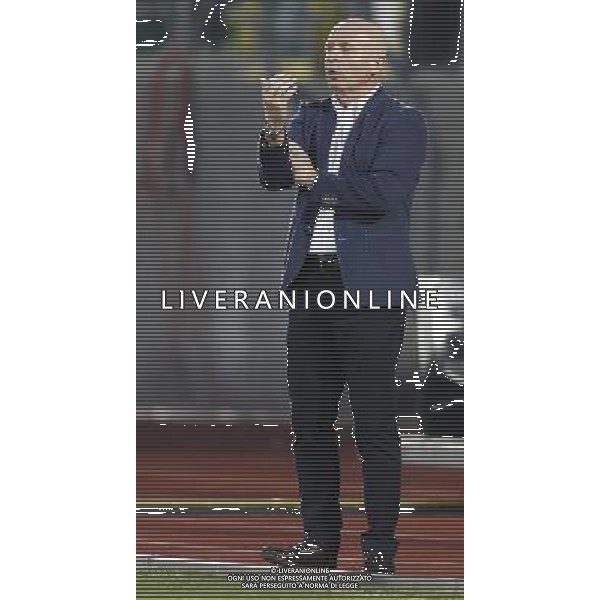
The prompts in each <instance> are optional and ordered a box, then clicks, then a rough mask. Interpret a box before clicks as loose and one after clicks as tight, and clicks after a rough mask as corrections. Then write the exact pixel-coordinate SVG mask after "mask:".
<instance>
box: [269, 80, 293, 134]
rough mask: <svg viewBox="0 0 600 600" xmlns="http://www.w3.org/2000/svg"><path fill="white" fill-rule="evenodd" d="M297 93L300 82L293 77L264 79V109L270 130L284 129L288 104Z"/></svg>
mask: <svg viewBox="0 0 600 600" xmlns="http://www.w3.org/2000/svg"><path fill="white" fill-rule="evenodd" d="M297 91H298V81H297V79H296V78H295V77H292V76H291V75H284V74H282V75H275V76H273V77H268V78H267V77H265V78H263V80H262V100H263V108H264V111H265V120H266V122H267V125H268V126H269V128H270V129H283V127H284V126H285V122H286V119H287V111H288V102H289V100H290V98H291V97H292V96H293V95H294V94H295V93H296V92H297Z"/></svg>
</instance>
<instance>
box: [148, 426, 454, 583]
mask: <svg viewBox="0 0 600 600" xmlns="http://www.w3.org/2000/svg"><path fill="white" fill-rule="evenodd" d="M340 433H341V462H342V501H343V502H344V501H360V497H361V493H360V490H361V487H360V464H359V461H358V458H357V456H356V453H355V450H354V445H353V441H352V439H351V437H350V435H349V431H342V432H340ZM137 440H138V506H139V507H144V506H146V507H157V506H169V507H187V509H188V510H186V511H185V512H181V513H176V514H173V513H163V514H146V513H144V512H140V513H139V514H138V548H137V550H138V553H140V554H153V555H160V556H164V557H179V558H189V559H194V560H199V561H206V562H228V563H241V564H247V565H260V564H263V562H262V560H261V557H260V548H261V547H262V546H263V545H265V544H271V543H273V544H274V543H277V544H280V543H286V542H290V543H292V542H295V541H297V540H298V539H299V538H300V537H301V536H302V526H301V521H300V518H299V517H298V516H297V515H294V514H290V513H289V512H285V511H282V510H279V509H278V508H275V509H274V510H267V506H271V507H272V506H274V505H275V506H276V505H277V504H278V502H277V501H276V500H273V499H275V498H279V499H282V500H283V501H289V500H297V496H298V491H297V486H296V482H295V475H294V467H293V455H292V452H291V448H290V440H291V438H290V435H289V428H287V427H284V426H281V427H257V426H255V425H253V424H234V425H232V427H225V426H224V425H218V426H216V427H210V426H209V425H206V424H202V425H201V424H197V425H196V426H194V425H193V424H191V425H190V424H187V425H186V426H185V427H184V426H183V425H182V424H167V425H166V426H160V425H158V423H152V424H149V423H146V424H144V423H141V424H139V426H138V437H137ZM441 458H442V462H443V457H441ZM462 474H463V473H462V467H460V466H448V465H444V464H423V463H421V462H418V463H412V464H411V463H409V464H405V465H404V466H403V472H402V498H403V500H402V502H403V507H406V508H407V509H408V510H410V508H409V507H412V506H414V507H415V508H416V511H415V512H412V513H411V512H406V513H405V512H403V513H402V514H401V515H400V519H399V524H398V529H397V532H396V535H397V537H398V540H399V542H400V548H399V551H398V555H397V557H396V568H397V573H398V574H399V575H403V576H412V577H424V576H425V577H462V575H463V544H462V538H463V517H462V513H460V512H456V507H457V505H460V504H461V503H462V498H463V477H462ZM271 500H273V501H272V502H271ZM263 501H264V502H263ZM254 503H257V504H254ZM433 505H444V506H442V507H440V506H438V507H437V509H436V508H435V506H433ZM213 507H228V508H234V507H239V508H240V509H241V510H240V511H235V512H231V511H229V510H227V511H214V510H211V508H213ZM427 507H428V510H427V511H426V512H424V511H423V509H425V508H427ZM246 509H247V510H248V512H246ZM451 509H454V510H451ZM142 510H143V508H142ZM363 529H364V515H363V514H362V513H360V512H359V511H358V507H357V506H352V507H348V508H345V512H344V532H343V538H342V550H341V555H340V563H339V567H340V568H342V569H358V568H360V562H359V557H360V553H359V545H358V541H359V533H360V531H362V530H363Z"/></svg>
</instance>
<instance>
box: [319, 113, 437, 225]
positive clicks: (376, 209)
mask: <svg viewBox="0 0 600 600" xmlns="http://www.w3.org/2000/svg"><path fill="white" fill-rule="evenodd" d="M426 141H427V131H426V127H425V121H424V119H423V116H422V115H421V113H420V112H419V111H417V110H415V109H404V110H401V111H397V112H394V114H393V115H391V116H390V117H389V118H388V121H387V123H386V124H385V125H384V126H383V129H382V135H381V140H380V141H379V146H378V148H377V150H376V152H375V158H374V160H373V163H372V165H371V167H370V168H369V169H368V170H364V171H353V170H350V169H344V171H343V172H340V173H339V174H337V175H335V174H332V173H319V176H318V178H317V181H316V183H315V185H314V187H313V192H314V193H316V194H319V195H320V196H321V203H322V204H323V205H324V206H331V207H333V208H341V209H347V210H350V211H357V212H371V213H379V214H385V213H386V212H389V211H390V210H392V209H393V208H394V207H395V206H397V204H398V202H410V196H411V193H412V191H413V190H414V188H415V186H416V184H417V181H418V179H419V171H420V169H421V166H422V164H423V161H424V159H425V146H426ZM406 208H407V209H409V208H410V206H407V207H406Z"/></svg>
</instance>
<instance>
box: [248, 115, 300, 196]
mask: <svg viewBox="0 0 600 600" xmlns="http://www.w3.org/2000/svg"><path fill="white" fill-rule="evenodd" d="M305 123H306V107H305V106H304V105H300V108H299V109H298V112H297V113H296V114H295V115H294V116H293V117H292V119H291V120H290V121H289V123H288V125H287V127H286V130H285V138H284V142H283V144H281V145H280V146H275V145H272V144H269V143H268V142H267V136H266V132H267V130H266V129H263V130H261V132H260V142H259V151H258V173H259V178H260V184H261V186H262V187H263V188H264V189H266V190H284V189H288V188H291V187H293V186H294V175H293V173H292V162H291V159H290V153H289V146H288V140H292V141H294V142H296V143H297V144H299V145H300V146H302V147H304V138H305V137H306V134H305Z"/></svg>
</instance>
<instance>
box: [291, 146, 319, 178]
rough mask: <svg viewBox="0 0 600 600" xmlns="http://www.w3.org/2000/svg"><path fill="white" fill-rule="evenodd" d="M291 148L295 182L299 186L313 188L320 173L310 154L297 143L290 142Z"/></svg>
mask: <svg viewBox="0 0 600 600" xmlns="http://www.w3.org/2000/svg"><path fill="white" fill-rule="evenodd" d="M289 147H290V158H291V160H292V171H293V172H294V181H295V182H296V183H297V184H298V185H302V186H305V187H312V185H313V183H314V182H315V178H316V177H317V175H318V174H319V173H318V171H317V170H316V169H315V168H314V167H313V166H312V163H311V161H310V158H309V156H308V154H306V152H304V150H303V149H302V148H301V147H300V146H299V145H298V144H296V142H292V141H291V140H290V142H289Z"/></svg>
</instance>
